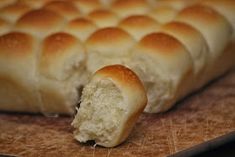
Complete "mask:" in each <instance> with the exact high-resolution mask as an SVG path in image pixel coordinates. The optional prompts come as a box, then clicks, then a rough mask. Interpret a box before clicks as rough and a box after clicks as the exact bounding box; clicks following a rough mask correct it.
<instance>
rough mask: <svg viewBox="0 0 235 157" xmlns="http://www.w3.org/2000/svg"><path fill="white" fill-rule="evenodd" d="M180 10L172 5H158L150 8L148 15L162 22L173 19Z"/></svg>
mask: <svg viewBox="0 0 235 157" xmlns="http://www.w3.org/2000/svg"><path fill="white" fill-rule="evenodd" d="M177 13H178V11H177V10H176V9H174V8H172V7H170V6H158V7H156V8H154V9H152V10H150V11H149V12H148V13H147V15H148V16H150V17H152V18H153V19H155V20H157V21H158V22H160V23H166V22H169V21H172V20H173V18H174V17H175V16H176V14H177Z"/></svg>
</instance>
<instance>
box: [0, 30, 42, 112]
mask: <svg viewBox="0 0 235 157" xmlns="http://www.w3.org/2000/svg"><path fill="white" fill-rule="evenodd" d="M38 48H39V45H38V41H37V40H36V39H35V38H33V37H32V36H30V35H27V34H24V33H19V32H11V33H8V34H4V35H2V36H0V49H1V51H0V67H1V68H0V110H2V111H15V112H40V106H41V102H40V96H39V93H38V90H37V89H38V74H37V62H38V58H37V56H38V53H37V50H38Z"/></svg>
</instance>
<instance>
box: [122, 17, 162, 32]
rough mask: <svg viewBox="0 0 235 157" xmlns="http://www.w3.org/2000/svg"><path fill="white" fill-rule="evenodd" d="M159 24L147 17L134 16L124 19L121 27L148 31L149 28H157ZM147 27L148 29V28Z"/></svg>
mask: <svg viewBox="0 0 235 157" xmlns="http://www.w3.org/2000/svg"><path fill="white" fill-rule="evenodd" d="M156 25H158V23H157V22H156V21H155V20H154V19H152V18H151V17H149V16H146V15H133V16H129V17H127V18H125V19H123V20H122V21H121V22H120V24H119V26H121V27H138V28H142V29H143V28H144V29H147V28H148V27H149V26H150V27H151V26H156ZM146 27H147V28H146Z"/></svg>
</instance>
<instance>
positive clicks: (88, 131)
mask: <svg viewBox="0 0 235 157" xmlns="http://www.w3.org/2000/svg"><path fill="white" fill-rule="evenodd" d="M146 103H147V96H146V93H145V90H144V87H143V85H142V83H141V81H140V80H139V78H138V77H137V75H136V74H135V73H134V72H132V71H131V70H130V69H128V68H126V67H124V66H121V65H111V66H106V67H103V68H102V69H100V70H98V71H97V72H96V73H95V74H94V75H93V77H92V78H91V81H90V82H89V83H88V84H87V85H86V86H85V87H84V89H83V92H82V99H81V104H80V108H79V109H78V111H77V115H76V116H75V118H74V120H73V123H72V125H73V126H74V128H75V131H74V136H75V138H76V139H77V140H78V141H80V142H86V141H89V140H94V141H95V142H96V144H98V145H101V146H104V147H114V146H117V145H118V144H120V143H122V142H123V141H124V140H125V139H126V138H127V137H128V135H129V134H130V132H131V130H132V128H133V126H134V124H135V123H136V121H137V119H138V117H139V115H140V114H141V112H143V109H144V107H145V106H146Z"/></svg>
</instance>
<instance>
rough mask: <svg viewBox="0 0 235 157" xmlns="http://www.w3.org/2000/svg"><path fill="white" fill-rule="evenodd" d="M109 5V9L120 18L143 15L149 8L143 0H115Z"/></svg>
mask: <svg viewBox="0 0 235 157" xmlns="http://www.w3.org/2000/svg"><path fill="white" fill-rule="evenodd" d="M111 7H112V8H111V10H113V11H114V12H115V13H116V14H117V15H118V16H120V17H122V18H125V17H128V16H131V15H143V14H145V13H146V12H148V10H149V9H150V7H149V5H148V3H147V1H145V0H116V1H115V2H114V3H113V4H112V6H111Z"/></svg>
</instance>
